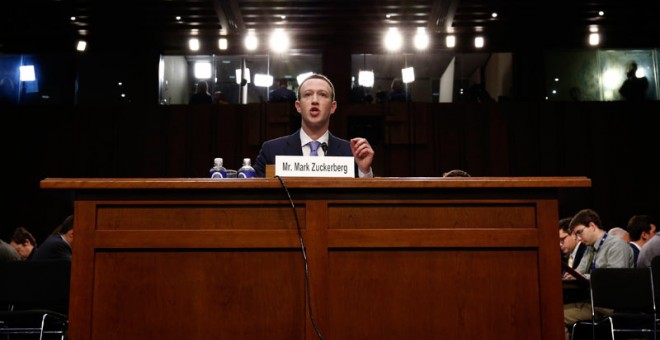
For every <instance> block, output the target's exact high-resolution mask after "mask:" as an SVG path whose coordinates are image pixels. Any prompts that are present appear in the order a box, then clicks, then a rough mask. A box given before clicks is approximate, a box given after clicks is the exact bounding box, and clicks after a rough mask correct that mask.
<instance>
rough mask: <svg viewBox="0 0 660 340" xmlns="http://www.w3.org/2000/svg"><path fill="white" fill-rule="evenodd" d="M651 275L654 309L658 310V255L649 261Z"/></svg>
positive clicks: (659, 288)
mask: <svg viewBox="0 0 660 340" xmlns="http://www.w3.org/2000/svg"><path fill="white" fill-rule="evenodd" d="M651 274H653V290H654V291H655V308H660V255H658V256H656V257H654V258H653V259H652V260H651ZM656 310H657V309H656Z"/></svg>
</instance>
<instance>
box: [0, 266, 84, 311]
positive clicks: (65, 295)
mask: <svg viewBox="0 0 660 340" xmlns="http://www.w3.org/2000/svg"><path fill="white" fill-rule="evenodd" d="M70 282H71V261H69V260H45V261H31V260H29V261H13V262H7V263H4V264H2V266H0V306H1V307H2V308H3V309H5V310H6V306H11V307H12V309H13V310H25V309H35V308H39V309H51V310H54V311H57V312H60V313H63V314H67V313H68V308H69V287H70Z"/></svg>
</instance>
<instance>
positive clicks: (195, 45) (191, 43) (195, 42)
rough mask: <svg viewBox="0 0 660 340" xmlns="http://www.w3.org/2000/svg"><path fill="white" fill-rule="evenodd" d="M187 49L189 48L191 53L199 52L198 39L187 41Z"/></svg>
mask: <svg viewBox="0 0 660 340" xmlns="http://www.w3.org/2000/svg"><path fill="white" fill-rule="evenodd" d="M188 48H190V50H191V51H199V39H197V38H190V39H189V40H188Z"/></svg>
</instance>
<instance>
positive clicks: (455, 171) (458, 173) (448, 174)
mask: <svg viewBox="0 0 660 340" xmlns="http://www.w3.org/2000/svg"><path fill="white" fill-rule="evenodd" d="M442 177H472V176H470V174H469V173H467V171H465V170H461V169H453V170H449V171H447V172H445V173H444V174H442Z"/></svg>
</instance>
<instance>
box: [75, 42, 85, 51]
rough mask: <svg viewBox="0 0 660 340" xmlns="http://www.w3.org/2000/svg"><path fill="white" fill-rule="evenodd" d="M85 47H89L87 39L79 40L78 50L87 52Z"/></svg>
mask: <svg viewBox="0 0 660 340" xmlns="http://www.w3.org/2000/svg"><path fill="white" fill-rule="evenodd" d="M85 49H87V42H86V41H85V40H78V44H77V45H76V50H78V51H80V52H85Z"/></svg>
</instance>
